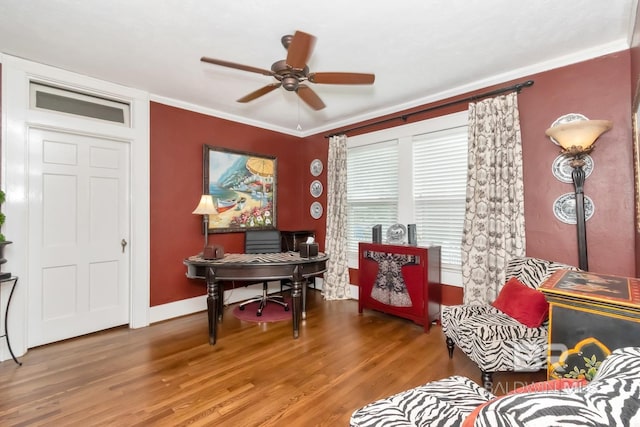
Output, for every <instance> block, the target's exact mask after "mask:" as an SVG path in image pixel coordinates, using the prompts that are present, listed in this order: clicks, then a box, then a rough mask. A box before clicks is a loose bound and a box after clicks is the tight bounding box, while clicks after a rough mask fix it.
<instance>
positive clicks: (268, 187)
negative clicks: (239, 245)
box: [202, 144, 278, 233]
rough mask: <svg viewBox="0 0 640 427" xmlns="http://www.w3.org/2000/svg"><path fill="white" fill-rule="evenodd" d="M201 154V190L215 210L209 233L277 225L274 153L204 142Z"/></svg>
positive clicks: (276, 161)
mask: <svg viewBox="0 0 640 427" xmlns="http://www.w3.org/2000/svg"><path fill="white" fill-rule="evenodd" d="M202 156H203V162H202V168H203V173H202V176H203V187H202V194H210V195H211V196H212V198H213V202H214V206H215V207H216V210H217V211H218V212H217V213H216V214H212V215H209V221H208V223H209V230H208V231H209V233H241V232H245V231H246V230H275V229H277V210H276V200H277V185H278V182H277V170H278V168H277V165H278V159H277V157H275V156H270V155H266V154H258V153H252V152H248V151H240V150H234V149H230V148H225V147H216V146H213V145H208V144H204V145H203V149H202Z"/></svg>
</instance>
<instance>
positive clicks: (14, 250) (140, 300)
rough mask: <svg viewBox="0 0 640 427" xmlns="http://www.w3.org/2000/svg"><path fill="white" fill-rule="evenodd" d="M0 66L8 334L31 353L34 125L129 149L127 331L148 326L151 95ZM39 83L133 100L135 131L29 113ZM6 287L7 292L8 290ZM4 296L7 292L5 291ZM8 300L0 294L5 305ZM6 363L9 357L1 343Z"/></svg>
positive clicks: (8, 61)
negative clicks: (14, 282)
mask: <svg viewBox="0 0 640 427" xmlns="http://www.w3.org/2000/svg"><path fill="white" fill-rule="evenodd" d="M0 62H1V63H2V86H1V88H2V147H1V151H0V153H1V155H2V161H1V167H2V173H1V177H0V178H1V183H0V188H2V189H3V190H5V192H6V194H7V198H6V202H5V203H4V204H3V206H2V211H3V212H4V213H5V214H6V216H7V221H6V223H5V224H4V226H3V230H2V231H3V233H4V234H5V236H7V239H8V240H11V241H13V244H11V245H8V246H7V247H6V248H5V257H6V258H7V263H6V264H5V265H4V266H3V271H10V272H11V273H13V275H16V276H18V277H19V283H18V286H16V289H15V292H14V295H13V299H12V302H11V310H10V313H9V319H8V320H9V333H10V336H11V347H12V349H13V350H14V353H16V355H23V354H24V353H26V351H27V343H28V336H27V321H28V319H29V317H28V312H27V310H28V289H29V277H28V271H29V268H28V267H29V265H28V262H29V259H28V258H29V247H28V233H29V224H28V217H29V216H28V209H29V206H28V200H29V197H28V191H29V188H28V177H27V173H28V172H29V165H28V162H27V160H28V150H27V144H28V130H29V128H30V127H38V128H43V129H51V130H53V131H63V132H72V133H79V134H84V135H89V136H97V137H106V138H114V139H120V140H123V141H126V142H128V143H129V144H130V165H129V167H130V177H131V179H130V188H129V197H130V218H131V223H130V229H131V232H130V242H129V243H130V245H129V248H130V251H131V252H130V270H129V283H130V287H129V292H130V295H129V301H130V306H129V326H130V327H131V328H140V327H144V326H148V325H149V292H150V291H149V284H150V279H149V268H150V260H149V253H150V250H149V249H150V233H149V228H150V227H149V218H150V202H149V199H150V190H149V189H150V175H149V164H150V155H149V152H150V142H149V94H148V93H147V92H144V91H140V90H136V89H131V88H128V87H124V86H120V85H116V84H113V83H109V82H105V81H101V80H98V79H94V78H90V77H87V76H82V75H79V74H76V73H72V72H69V71H64V70H60V69H57V68H54V67H50V66H46V65H42V64H38V63H35V62H31V61H26V60H23V59H20V58H16V57H13V56H10V55H6V54H0ZM32 80H37V81H40V82H43V83H49V84H52V85H55V86H58V87H65V88H69V89H73V90H76V91H81V92H90V93H93V94H97V95H99V96H104V97H107V98H112V99H117V100H121V101H125V102H128V103H130V105H131V126H130V127H126V126H123V125H119V124H110V123H106V122H101V121H97V120H92V119H86V118H82V117H77V116H70V115H65V114H60V113H55V112H46V111H37V110H30V109H29V83H30V81H32ZM5 288H6V287H5ZM3 292H4V291H3ZM7 297H8V295H5V294H4V293H3V294H2V295H0V301H2V302H5V301H7ZM0 345H1V347H0V360H6V359H8V358H9V357H10V356H9V354H8V351H7V349H6V345H5V344H2V343H0Z"/></svg>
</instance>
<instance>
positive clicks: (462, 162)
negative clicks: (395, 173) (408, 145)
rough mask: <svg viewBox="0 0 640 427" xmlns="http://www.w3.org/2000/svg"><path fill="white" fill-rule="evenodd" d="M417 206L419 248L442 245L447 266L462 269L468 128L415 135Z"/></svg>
mask: <svg viewBox="0 0 640 427" xmlns="http://www.w3.org/2000/svg"><path fill="white" fill-rule="evenodd" d="M412 153H413V156H412V158H413V203H414V221H415V223H416V228H417V234H418V244H419V245H428V244H434V245H440V246H441V247H442V248H441V261H442V263H443V264H453V265H458V266H459V265H461V263H462V255H461V252H460V246H461V242H462V227H463V222H464V213H465V199H466V187H467V127H466V126H464V127H458V128H452V129H446V130H441V131H437V132H430V133H426V134H421V135H415V136H414V137H413V140H412Z"/></svg>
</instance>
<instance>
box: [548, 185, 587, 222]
mask: <svg viewBox="0 0 640 427" xmlns="http://www.w3.org/2000/svg"><path fill="white" fill-rule="evenodd" d="M594 210H595V206H594V204H593V200H591V198H590V197H589V196H584V218H585V221H587V220H589V218H591V217H592V216H593V211H594ZM553 214H554V215H555V216H556V218H558V219H559V220H560V221H562V222H564V223H565V224H575V223H576V222H577V220H576V195H575V193H565V194H563V195H562V196H560V197H558V198H557V199H556V201H555V202H553Z"/></svg>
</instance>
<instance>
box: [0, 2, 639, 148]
mask: <svg viewBox="0 0 640 427" xmlns="http://www.w3.org/2000/svg"><path fill="white" fill-rule="evenodd" d="M637 3H638V0H608V1H602V0H562V1H558V0H537V1H522V0H396V1H384V2H383V1H380V0H350V1H349V0H324V1H322V2H317V3H314V2H297V3H296V2H292V1H284V0H269V1H265V0H236V1H225V2H222V1H215V0H102V1H98V0H0V52H3V53H5V54H10V55H13V56H18V57H21V58H25V59H29V60H32V61H36V62H39V63H43V64H47V65H52V66H55V67H59V68H62V69H66V70H71V71H74V72H77V73H80V74H84V75H88V76H92V77H96V78H99V79H102V80H107V81H111V82H115V83H119V84H122V85H125V86H130V87H134V88H137V89H142V90H145V91H148V92H149V93H150V95H151V99H153V100H156V101H160V102H165V103H169V104H172V105H177V106H181V107H185V108H189V109H193V110H195V111H201V112H205V113H207V114H211V115H215V116H218V117H223V118H228V119H231V120H235V121H239V122H242V123H248V124H252V125H256V126H260V127H263V128H266V129H272V130H276V131H279V132H284V133H288V134H292V135H299V136H307V135H311V134H315V133H318V132H322V131H326V130H330V129H335V128H336V127H339V126H344V125H348V124H351V123H355V122H357V121H361V120H364V119H368V118H372V117H377V116H380V115H382V114H387V113H393V112H396V111H399V110H401V109H405V108H408V107H413V106H416V105H421V104H424V103H427V102H431V101H436V100H439V99H443V98H445V97H448V96H452V95H456V94H460V93H464V92H467V91H469V90H474V89H478V88H483V87H487V86H488V85H491V84H495V83H501V82H504V81H507V80H509V79H514V78H518V77H522V76H525V75H528V74H530V73H535V72H539V71H543V70H546V69H550V68H554V67H557V66H562V65H566V64H569V63H573V62H577V61H580V60H584V59H588V58H592V57H595V56H599V55H602V54H606V53H611V52H615V51H619V50H623V49H627V48H628V47H629V40H630V37H631V34H632V30H633V28H632V25H633V22H634V19H633V18H634V16H635V12H636V7H637ZM296 30H302V31H305V32H307V33H310V34H313V35H314V36H316V37H317V41H316V44H315V49H314V51H313V54H312V55H311V58H310V60H309V61H308V65H309V68H310V69H311V71H312V72H314V71H315V72H321V71H348V72H367V73H374V74H375V75H376V81H375V84H374V85H373V86H342V85H320V84H309V85H310V86H312V88H313V89H314V90H315V91H316V93H317V94H318V95H319V96H320V97H321V98H322V100H323V101H324V102H325V104H326V105H327V107H326V108H325V109H323V110H320V111H313V110H311V109H310V108H309V107H307V106H306V104H304V103H303V102H301V101H300V102H299V101H298V99H297V96H296V95H295V93H292V92H287V91H285V90H284V89H282V88H280V89H278V90H276V91H273V92H271V93H269V94H267V95H264V96H263V97H261V98H259V99H257V100H255V101H253V102H250V103H248V104H240V103H237V102H235V100H236V99H238V98H240V97H242V96H244V95H246V94H247V93H249V92H252V91H254V90H256V89H258V88H260V87H262V86H264V85H266V84H269V83H271V82H273V81H275V80H274V79H273V78H272V77H269V76H262V75H260V74H255V73H250V72H245V71H239V70H234V69H229V68H225V67H220V66H217V65H211V64H205V63H202V62H200V57H201V56H209V57H213V58H217V59H223V60H227V61H231V62H236V63H240V64H244V65H251V66H254V67H258V68H266V69H269V68H270V67H271V64H272V63H273V62H275V61H276V60H280V59H284V58H285V57H286V51H285V50H284V48H283V47H282V45H281V44H280V38H281V36H283V35H285V34H293V33H294V32H295V31H296ZM534 87H535V86H534ZM298 125H300V128H301V129H300V130H298V129H297V128H298Z"/></svg>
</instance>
